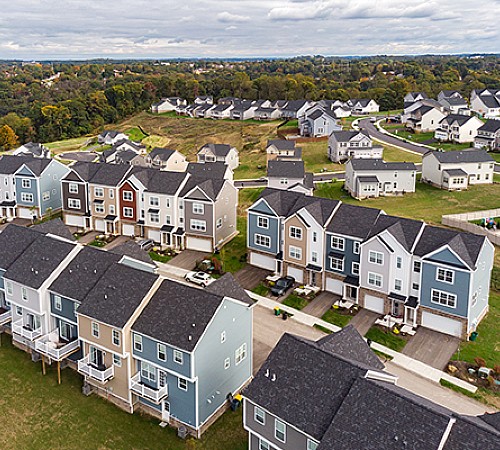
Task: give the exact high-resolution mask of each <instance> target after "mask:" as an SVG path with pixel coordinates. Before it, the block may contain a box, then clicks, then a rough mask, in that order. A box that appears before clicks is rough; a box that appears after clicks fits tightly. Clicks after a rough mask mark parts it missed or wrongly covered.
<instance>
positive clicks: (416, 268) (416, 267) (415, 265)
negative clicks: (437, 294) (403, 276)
mask: <svg viewBox="0 0 500 450" xmlns="http://www.w3.org/2000/svg"><path fill="white" fill-rule="evenodd" d="M421 268H422V263H421V262H420V261H413V271H414V272H417V273H420V270H421Z"/></svg>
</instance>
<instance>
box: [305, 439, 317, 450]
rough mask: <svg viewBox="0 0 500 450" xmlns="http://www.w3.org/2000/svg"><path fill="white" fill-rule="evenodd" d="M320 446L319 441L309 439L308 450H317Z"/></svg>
mask: <svg viewBox="0 0 500 450" xmlns="http://www.w3.org/2000/svg"><path fill="white" fill-rule="evenodd" d="M317 448H318V443H317V442H314V441H311V439H308V440H307V450H316V449H317Z"/></svg>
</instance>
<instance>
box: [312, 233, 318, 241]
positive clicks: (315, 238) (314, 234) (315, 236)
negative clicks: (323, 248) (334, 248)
mask: <svg viewBox="0 0 500 450" xmlns="http://www.w3.org/2000/svg"><path fill="white" fill-rule="evenodd" d="M312 239H313V242H318V232H317V231H313V238H312Z"/></svg>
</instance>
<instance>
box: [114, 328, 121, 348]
mask: <svg viewBox="0 0 500 450" xmlns="http://www.w3.org/2000/svg"><path fill="white" fill-rule="evenodd" d="M112 335H113V344H114V345H116V346H120V332H119V331H118V330H113V332H112Z"/></svg>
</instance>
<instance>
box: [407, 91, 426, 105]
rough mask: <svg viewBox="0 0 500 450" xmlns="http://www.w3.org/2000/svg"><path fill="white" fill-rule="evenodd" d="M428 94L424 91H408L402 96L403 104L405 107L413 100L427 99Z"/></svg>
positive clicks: (413, 101)
mask: <svg viewBox="0 0 500 450" xmlns="http://www.w3.org/2000/svg"><path fill="white" fill-rule="evenodd" d="M428 98H429V97H428V95H427V94H426V93H425V92H408V94H406V95H405V96H404V99H403V101H404V104H405V107H406V106H409V105H411V104H413V103H415V102H418V101H420V100H425V99H428Z"/></svg>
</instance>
